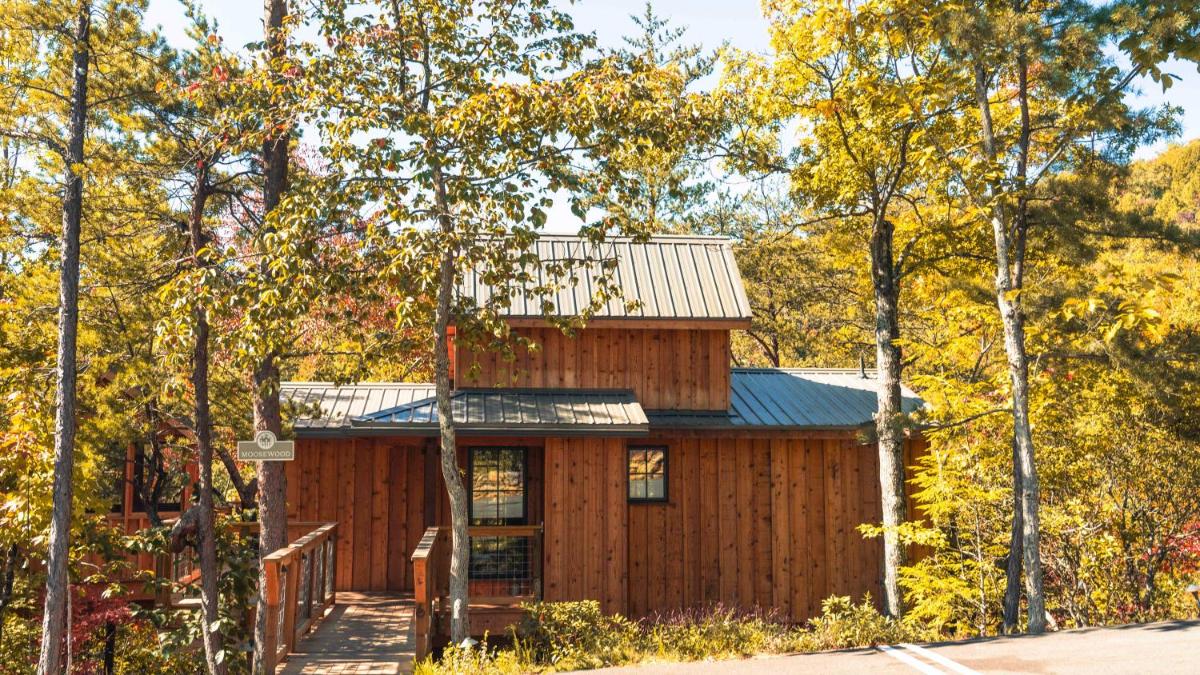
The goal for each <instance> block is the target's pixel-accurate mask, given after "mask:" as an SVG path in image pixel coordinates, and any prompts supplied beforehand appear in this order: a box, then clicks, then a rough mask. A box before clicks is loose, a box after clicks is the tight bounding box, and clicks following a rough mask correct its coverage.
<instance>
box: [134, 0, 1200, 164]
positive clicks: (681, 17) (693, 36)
mask: <svg viewBox="0 0 1200 675" xmlns="http://www.w3.org/2000/svg"><path fill="white" fill-rule="evenodd" d="M201 4H202V5H203V6H204V8H205V10H206V12H207V13H208V14H209V16H211V17H213V18H215V19H216V20H217V21H218V22H219V24H220V26H221V33H222V35H223V36H224V37H225V39H226V44H228V45H230V46H237V45H242V44H245V43H247V42H252V41H255V40H257V39H260V38H261V35H262V3H261V2H254V1H247V0H201ZM644 4H645V3H644V0H582V1H581V2H578V3H576V4H575V5H573V6H569V11H570V12H571V14H572V15H573V16H574V17H575V25H576V27H577V28H578V29H579V30H583V31H593V32H595V33H596V35H597V37H598V38H599V40H600V43H601V44H602V45H606V46H616V45H619V44H620V42H621V37H622V36H623V35H626V34H628V33H630V32H632V28H633V23H632V21H631V20H630V19H629V15H630V14H640V13H641V12H642V9H643V7H644ZM654 7H655V11H656V12H657V13H658V14H659V15H661V16H663V17H667V18H670V19H671V21H672V23H674V24H675V25H678V26H685V27H686V28H687V29H688V33H687V39H688V41H689V42H698V43H701V44H703V45H705V46H706V47H708V48H716V47H718V46H720V45H721V44H722V43H724V42H726V41H728V42H729V43H731V44H733V45H734V46H736V47H739V48H742V49H751V50H756V51H765V50H766V48H767V33H766V22H765V21H764V20H763V17H762V12H761V10H760V5H759V2H758V0H656V1H655V3H654ZM147 18H148V19H149V21H150V23H151V24H159V25H161V26H162V28H163V32H164V34H165V35H166V37H167V39H168V40H170V41H171V42H173V43H175V44H183V40H184V33H183V12H182V10H181V6H180V4H179V3H178V1H177V0H150V9H149V12H148V17H147ZM1167 70H1168V72H1171V73H1173V74H1175V75H1178V76H1179V77H1181V78H1182V80H1181V81H1180V82H1177V83H1176V84H1175V86H1174V87H1172V88H1171V89H1170V90H1169V91H1168V92H1166V94H1163V93H1162V91H1161V89H1160V88H1159V87H1158V86H1157V85H1154V84H1153V83H1146V84H1145V85H1144V86H1143V91H1142V92H1141V93H1140V94H1139V95H1137V96H1135V97H1134V99H1135V100H1136V101H1137V102H1138V103H1140V104H1142V105H1156V104H1161V103H1164V102H1168V103H1173V104H1175V105H1178V106H1181V107H1182V108H1183V109H1184V115H1183V118H1182V123H1183V135H1182V139H1191V138H1195V137H1197V136H1200V73H1197V70H1196V67H1195V66H1194V65H1192V64H1186V63H1172V64H1169V66H1168V68H1167ZM1163 145H1165V144H1159V146H1158V147H1152V148H1144V149H1143V150H1142V151H1141V152H1140V153H1139V155H1140V156H1147V155H1151V154H1154V153H1156V152H1157V151H1159V150H1161V148H1162V146H1163Z"/></svg>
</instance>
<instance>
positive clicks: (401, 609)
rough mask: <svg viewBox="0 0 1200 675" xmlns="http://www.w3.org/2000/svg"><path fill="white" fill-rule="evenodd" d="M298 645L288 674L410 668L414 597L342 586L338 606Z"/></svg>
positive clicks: (287, 665)
mask: <svg viewBox="0 0 1200 675" xmlns="http://www.w3.org/2000/svg"><path fill="white" fill-rule="evenodd" d="M296 647H297V651H296V652H295V653H293V654H292V655H291V656H289V657H288V660H287V661H286V662H285V663H284V664H283V665H282V666H281V670H280V672H281V673H283V674H284V675H300V674H301V673H303V674H305V675H308V674H309V673H373V674H376V675H383V674H385V673H411V672H412V669H413V600H412V598H411V597H408V596H403V595H397V594H394V593H352V592H347V591H338V594H337V604H336V605H334V609H333V612H332V613H330V615H329V616H327V617H326V618H325V620H324V621H322V622H321V623H320V625H318V626H317V628H316V630H314V631H313V632H312V633H311V634H309V635H308V636H306V637H305V638H304V639H302V640H300V643H299V644H298V645H297V646H296Z"/></svg>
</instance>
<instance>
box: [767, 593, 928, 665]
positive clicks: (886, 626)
mask: <svg viewBox="0 0 1200 675" xmlns="http://www.w3.org/2000/svg"><path fill="white" fill-rule="evenodd" d="M924 637H929V636H927V635H925V631H923V630H922V629H920V628H918V627H917V626H915V625H912V624H909V623H906V622H903V621H897V620H896V619H893V618H891V617H889V616H884V615H883V614H880V613H879V610H878V609H876V608H875V603H873V602H872V601H871V597H870V595H865V596H863V599H862V602H861V603H859V604H857V605H856V604H854V602H853V601H851V599H850V598H849V597H847V596H836V595H835V596H830V597H828V598H826V599H825V600H824V601H823V602H822V603H821V616H818V617H816V618H814V619H812V620H810V621H809V622H808V625H807V627H806V628H804V629H803V630H800V631H796V632H795V633H794V634H793V635H792V636H790V644H788V645H787V648H786V649H785V651H796V652H820V651H828V650H831V649H850V648H852V647H873V646H875V645H881V644H896V643H898V642H913V641H920V640H921V639H922V638H924Z"/></svg>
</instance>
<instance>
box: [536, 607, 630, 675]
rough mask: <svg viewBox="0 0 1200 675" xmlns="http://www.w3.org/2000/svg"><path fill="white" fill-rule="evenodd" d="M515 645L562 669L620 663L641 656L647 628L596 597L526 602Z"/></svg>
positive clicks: (540, 661) (539, 660)
mask: <svg viewBox="0 0 1200 675" xmlns="http://www.w3.org/2000/svg"><path fill="white" fill-rule="evenodd" d="M525 610H526V612H527V614H526V616H525V618H524V619H523V620H522V621H521V623H520V625H519V626H518V628H517V631H516V636H515V639H514V647H515V648H516V649H517V650H518V651H521V652H524V653H525V656H526V658H527V659H528V660H529V661H530V662H531V663H537V664H544V665H547V666H553V667H555V668H559V669H562V670H580V669H584V668H601V667H604V666H613V665H620V664H622V663H631V662H634V661H636V660H638V659H637V658H636V657H637V655H638V653H639V652H641V651H642V646H641V643H642V639H641V637H642V636H641V631H640V630H639V627H638V625H637V624H636V623H634V622H632V621H630V620H629V619H627V618H625V617H623V616H621V615H620V614H605V613H604V612H602V611H601V610H600V603H599V602H597V601H595V600H580V601H577V602H537V603H531V604H528V605H525Z"/></svg>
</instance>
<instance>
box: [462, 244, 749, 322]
mask: <svg viewBox="0 0 1200 675" xmlns="http://www.w3.org/2000/svg"><path fill="white" fill-rule="evenodd" d="M534 246H535V251H536V253H537V256H538V258H539V259H540V260H542V261H543V265H542V267H540V268H539V269H537V270H533V275H532V277H533V279H532V281H531V282H530V283H529V285H528V286H527V287H528V288H533V287H534V286H537V285H554V286H556V289H555V292H554V293H552V294H551V296H550V300H551V302H552V303H553V304H554V306H555V308H556V316H576V315H578V314H579V312H580V311H581V310H582V309H583V308H584V307H586V306H587V305H588V303H589V302H590V299H591V298H592V297H593V295H594V293H595V292H596V289H597V288H598V280H599V279H600V278H601V275H602V274H603V271H602V269H601V265H602V262H603V261H606V260H608V261H611V260H615V261H616V269H615V270H613V272H612V274H613V282H614V283H615V284H616V286H617V287H618V288H620V289H621V292H622V295H623V297H622V298H620V299H618V298H613V299H611V300H609V302H608V303H606V305H605V306H604V307H602V308H600V310H599V311H598V312H596V314H595V315H593V319H592V323H593V324H610V323H616V322H620V323H621V324H622V325H631V326H632V325H633V324H632V323H627V322H637V325H640V326H643V327H660V326H667V325H677V324H678V323H679V322H688V323H689V324H694V323H699V324H701V325H703V326H705V327H713V328H717V327H725V328H739V327H748V326H749V323H750V317H751V314H750V301H749V300H748V299H747V298H746V289H745V287H744V286H743V285H742V277H741V274H740V273H739V272H738V266H737V262H736V261H735V260H734V257H733V247H732V245H731V243H730V240H729V239H728V238H726V237H703V236H689V235H659V236H655V237H651V238H650V239H649V240H648V241H645V242H637V241H634V240H633V239H630V238H628V237H611V238H609V239H607V240H605V242H604V243H603V244H598V245H596V244H592V243H590V242H588V241H587V240H586V239H583V238H581V237H576V236H569V235H542V236H541V237H539V239H538V241H537V243H536V244H535V245H534ZM550 261H572V263H573V271H574V272H575V274H576V276H577V277H578V281H577V283H575V284H572V283H571V282H570V280H569V279H559V280H556V279H554V278H553V275H551V274H550V273H549V272H548V271H547V270H546V264H547V263H549V262H550ZM583 261H590V262H586V263H585V262H583ZM491 292H492V289H491V287H489V286H487V285H486V284H483V283H482V282H481V281H480V278H479V275H478V274H475V273H469V274H467V275H466V278H465V279H464V280H463V284H462V287H461V288H460V293H462V294H463V295H468V296H471V297H474V298H476V299H477V300H478V301H480V302H483V301H486V300H487V299H488V298H489V297H491ZM515 295H516V296H517V297H515V298H513V300H512V303H511V305H510V307H509V308H508V311H507V312H506V313H505V315H506V316H507V317H509V318H510V319H513V320H514V323H515V324H518V325H519V324H521V323H526V324H535V323H540V322H541V321H542V320H543V319H544V317H543V314H542V311H541V306H540V303H541V298H540V297H538V296H533V297H530V296H528V295H527V294H525V293H516V294H515ZM627 300H628V301H634V302H636V303H637V306H636V307H635V308H634V309H632V310H629V309H627V308H626V306H625V305H626V302H625V301H627Z"/></svg>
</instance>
